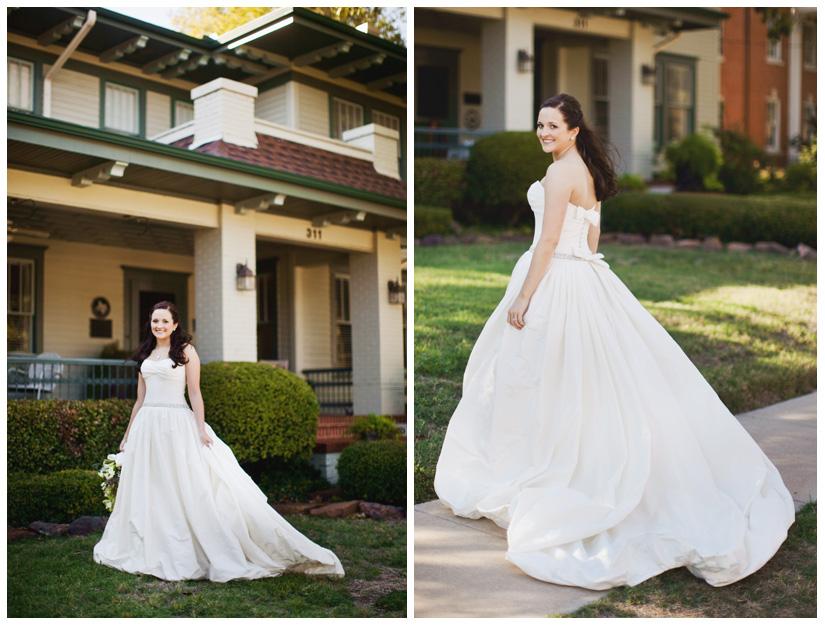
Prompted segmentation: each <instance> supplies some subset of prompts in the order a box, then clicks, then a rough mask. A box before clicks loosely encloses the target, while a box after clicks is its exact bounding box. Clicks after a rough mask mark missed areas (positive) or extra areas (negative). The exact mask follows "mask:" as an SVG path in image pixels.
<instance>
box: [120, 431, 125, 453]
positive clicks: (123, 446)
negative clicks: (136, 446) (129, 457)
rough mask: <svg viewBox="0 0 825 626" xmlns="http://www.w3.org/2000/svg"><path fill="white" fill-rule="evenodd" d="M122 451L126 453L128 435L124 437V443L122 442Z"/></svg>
mask: <svg viewBox="0 0 825 626" xmlns="http://www.w3.org/2000/svg"><path fill="white" fill-rule="evenodd" d="M120 451H121V452H126V435H124V436H123V441H121V442H120Z"/></svg>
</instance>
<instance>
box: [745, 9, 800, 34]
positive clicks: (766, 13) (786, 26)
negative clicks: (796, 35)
mask: <svg viewBox="0 0 825 626" xmlns="http://www.w3.org/2000/svg"><path fill="white" fill-rule="evenodd" d="M754 11H756V13H757V15H759V16H760V17H761V18H762V23H763V24H767V25H768V39H770V40H771V41H779V40H780V39H782V37H787V36H788V35H790V34H791V28H792V27H793V16H792V15H791V13H790V11H788V10H787V9H780V8H778V7H759V8H756V9H754Z"/></svg>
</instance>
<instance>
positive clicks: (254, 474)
mask: <svg viewBox="0 0 825 626" xmlns="http://www.w3.org/2000/svg"><path fill="white" fill-rule="evenodd" d="M242 467H243V470H244V471H245V472H246V473H247V474H249V476H250V478H252V480H254V481H255V484H256V485H258V487H260V489H261V491H263V492H264V493H265V494H266V497H267V500H269V502H270V503H273V502H278V503H280V502H306V501H307V499H308V498H309V494H310V493H312V492H313V491H321V490H322V489H328V488H329V487H330V484H329V481H328V480H327V479H326V478H324V477H323V476H321V472H320V471H319V470H318V469H317V468H316V467H314V466H313V465H311V464H310V463H309V462H308V461H283V460H281V459H263V460H261V461H255V462H254V463H245V464H244V465H243V466H242Z"/></svg>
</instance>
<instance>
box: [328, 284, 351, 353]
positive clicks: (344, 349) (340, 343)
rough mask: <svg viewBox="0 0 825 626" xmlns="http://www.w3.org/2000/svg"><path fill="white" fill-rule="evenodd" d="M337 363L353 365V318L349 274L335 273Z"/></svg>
mask: <svg viewBox="0 0 825 626" xmlns="http://www.w3.org/2000/svg"><path fill="white" fill-rule="evenodd" d="M333 284H334V289H335V294H334V298H335V361H336V363H335V365H336V367H352V318H351V316H350V299H349V276H344V275H340V274H336V275H335V280H334V282H333Z"/></svg>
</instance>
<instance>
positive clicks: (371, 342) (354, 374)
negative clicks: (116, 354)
mask: <svg viewBox="0 0 825 626" xmlns="http://www.w3.org/2000/svg"><path fill="white" fill-rule="evenodd" d="M7 24H8V32H7V45H8V47H7V63H8V85H9V89H8V103H7V104H8V108H7V122H8V126H7V128H8V163H7V165H8V173H7V206H8V233H9V235H8V249H7V250H8V255H7V257H8V260H7V264H8V267H7V272H8V287H7V330H8V341H7V348H8V352H9V359H10V366H11V360H12V359H13V357H15V356H17V357H21V359H22V360H21V362H22V363H23V364H24V365H25V363H26V360H25V358H22V357H25V356H26V355H27V356H29V357H32V356H34V355H43V353H48V354H47V355H46V360H47V361H49V362H50V363H52V364H53V365H54V366H55V367H60V360H61V359H63V360H65V361H66V362H68V361H70V360H71V359H80V358H95V357H99V356H101V353H102V351H103V350H104V348H105V347H106V346H111V344H113V343H115V342H116V343H117V346H118V348H119V349H120V350H133V349H134V348H135V347H136V346H137V344H138V343H139V341H140V332H141V327H142V325H143V323H144V322H145V320H148V311H149V307H150V306H151V305H152V304H153V303H154V302H156V301H159V300H162V299H167V300H172V301H174V302H175V303H176V305H177V307H178V308H179V310H180V312H181V321H182V323H183V324H184V325H185V326H186V327H187V328H188V329H189V330H192V331H194V335H195V345H196V346H197V349H198V352H199V354H200V356H201V358H202V360H204V361H214V360H229V361H258V360H260V361H274V362H278V363H279V364H280V365H282V366H284V367H287V368H289V369H290V370H292V371H294V372H297V373H299V374H304V375H307V376H312V375H315V376H318V375H319V372H318V371H319V370H321V373H324V372H326V373H330V376H332V378H334V379H335V380H337V381H338V382H339V383H340V382H341V381H342V380H343V381H344V384H345V386H346V385H349V392H348V393H345V394H344V397H343V400H342V401H341V402H339V403H338V406H336V407H334V409H335V410H338V411H340V412H344V411H347V412H348V411H353V412H354V413H356V414H363V413H369V412H375V413H381V414H401V413H404V412H405V401H404V398H405V384H404V325H405V321H404V319H405V316H404V313H403V307H404V284H405V281H406V279H405V262H406V261H405V259H406V219H407V212H406V204H407V203H406V184H405V182H404V178H405V177H404V171H405V157H404V152H405V150H404V146H405V143H406V141H407V137H406V130H405V124H404V121H405V119H406V64H407V60H406V49H405V48H404V47H402V46H398V45H395V44H392V43H389V42H387V41H385V40H383V39H380V38H378V37H376V36H374V35H372V34H370V33H369V32H367V29H363V30H362V29H355V28H351V27H348V26H345V25H343V24H340V23H338V22H336V21H333V20H330V19H327V18H325V17H322V16H319V15H316V14H315V13H312V12H311V11H309V10H306V9H301V8H281V9H277V10H275V11H273V12H271V13H269V14H268V15H265V16H263V17H261V18H259V19H256V20H254V21H253V22H250V23H248V24H246V25H244V26H242V27H240V28H237V29H235V30H232V31H230V32H228V33H225V34H223V35H221V36H219V37H217V38H208V37H207V38H203V39H195V38H192V37H188V36H186V35H183V34H180V33H177V32H174V31H171V30H167V29H164V28H160V27H157V26H155V25H152V24H148V23H145V22H141V21H139V20H135V19H132V18H129V17H126V16H123V15H120V14H118V13H114V12H111V11H107V10H105V9H95V10H88V9H76V8H43V7H37V8H34V7H31V8H26V7H20V8H16V9H9V10H8V16H7ZM49 359H50V360H49ZM44 362H45V361H44ZM64 373H65V372H64ZM350 373H351V378H348V377H349V376H350ZM336 377H337V378H336ZM30 386H31V385H30ZM22 387H25V385H22ZM9 390H10V391H11V382H10V388H9ZM42 390H43V389H42V386H41V389H40V391H42ZM18 391H19V389H18ZM47 391H48V389H47ZM345 391H346V390H345ZM322 405H323V400H322ZM322 410H323V408H322Z"/></svg>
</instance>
